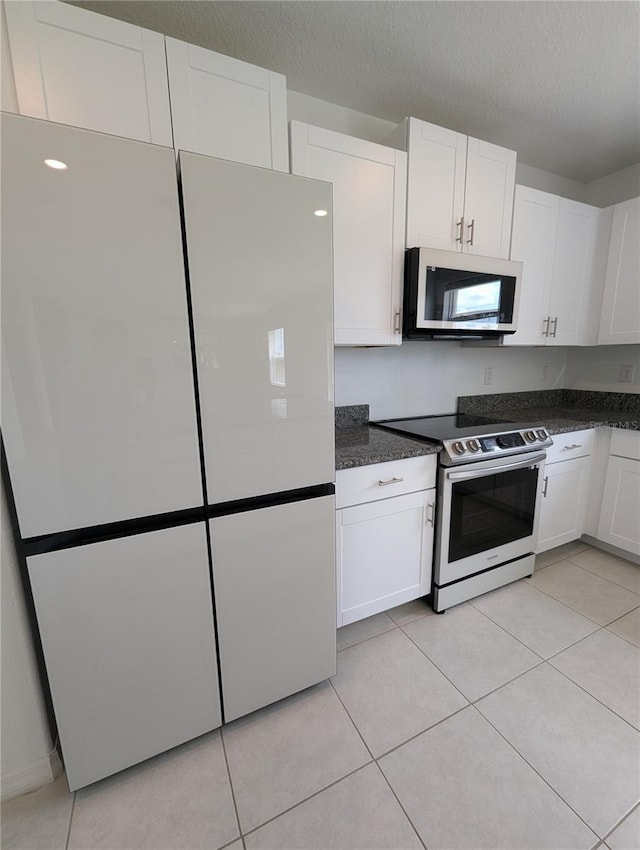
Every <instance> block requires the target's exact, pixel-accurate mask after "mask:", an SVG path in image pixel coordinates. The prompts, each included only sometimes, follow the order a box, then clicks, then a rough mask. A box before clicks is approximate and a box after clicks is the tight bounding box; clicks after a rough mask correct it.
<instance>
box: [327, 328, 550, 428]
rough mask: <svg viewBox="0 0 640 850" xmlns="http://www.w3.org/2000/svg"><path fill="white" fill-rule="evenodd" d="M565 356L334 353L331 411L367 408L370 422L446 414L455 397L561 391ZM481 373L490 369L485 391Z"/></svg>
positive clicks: (451, 348)
mask: <svg viewBox="0 0 640 850" xmlns="http://www.w3.org/2000/svg"><path fill="white" fill-rule="evenodd" d="M566 355H567V349H566V348H562V347H558V348H555V347H554V348H552V347H548V348H544V347H542V348H522V349H521V348H494V347H490V348H489V347H487V348H484V347H470V346H469V347H467V346H462V345H461V344H460V343H456V342H405V343H403V344H402V345H401V346H399V347H390V348H336V351H335V374H336V405H344V404H369V405H370V415H371V418H372V419H380V418H385V417H393V416H419V415H421V414H438V413H452V412H453V411H454V410H455V409H456V401H457V398H458V396H460V395H478V394H480V393H499V392H518V391H521V390H542V389H552V388H557V387H562V386H563V380H564V370H565V362H566ZM545 366H546V367H547V369H546V373H547V380H546V381H543V380H542V374H543V367H545ZM486 367H489V368H492V369H493V383H492V384H491V385H489V386H485V385H484V383H483V382H484V370H485V368H486Z"/></svg>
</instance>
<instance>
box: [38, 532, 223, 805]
mask: <svg viewBox="0 0 640 850" xmlns="http://www.w3.org/2000/svg"><path fill="white" fill-rule="evenodd" d="M28 569H29V577H30V579H31V585H32V588H33V596H34V602H35V607H36V613H37V617H38V624H39V626H40V634H41V638H42V646H43V650H44V657H45V662H46V666H47V673H48V677H49V682H50V685H51V694H52V698H53V705H54V710H55V715H56V721H57V724H58V731H59V733H60V742H61V745H62V754H63V757H64V763H65V769H66V773H67V779H68V782H69V787H70V788H71V790H72V791H73V790H74V789H76V788H80V787H82V786H83V785H88V784H89V783H90V782H95V781H96V780H97V779H102V778H103V777H105V776H109V775H110V774H112V773H116V772H117V771H119V770H122V769H123V768H125V767H129V766H130V765H132V764H136V763H137V762H140V761H142V760H143V759H146V758H149V757H150V756H153V755H155V754H156V753H160V752H163V751H164V750H168V749H169V748H170V747H174V746H176V745H177V744H181V743H182V742H184V741H188V740H190V739H191V738H195V737H196V736H198V735H202V734H203V733H204V732H207V731H209V730H210V729H214V728H216V727H217V726H220V722H221V720H220V701H219V690H218V675H217V666H216V649H215V639H214V632H213V615H212V610H211V588H210V579H209V566H208V557H207V544H206V534H205V526H204V523H198V524H195V525H186V526H182V527H180V528H171V529H166V530H163V531H154V532H150V533H148V534H140V535H136V536H133V537H125V538H120V539H118V540H109V541H106V542H102V543H94V544H91V545H88V546H79V547H78V548H76V549H66V550H62V551H58V552H48V553H46V554H44V555H34V556H33V557H31V558H29V559H28Z"/></svg>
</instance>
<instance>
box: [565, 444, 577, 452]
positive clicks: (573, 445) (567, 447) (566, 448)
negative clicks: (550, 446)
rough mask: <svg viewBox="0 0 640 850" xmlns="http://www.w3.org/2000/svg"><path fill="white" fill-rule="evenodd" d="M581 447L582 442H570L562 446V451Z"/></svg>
mask: <svg viewBox="0 0 640 850" xmlns="http://www.w3.org/2000/svg"><path fill="white" fill-rule="evenodd" d="M581 448H582V443H572V444H571V445H570V446H563V447H562V451H563V452H570V451H573V449H581Z"/></svg>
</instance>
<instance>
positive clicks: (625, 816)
mask: <svg viewBox="0 0 640 850" xmlns="http://www.w3.org/2000/svg"><path fill="white" fill-rule="evenodd" d="M638 808H640V801H638V802H637V803H634V804H633V806H631V808H630V809H629V811H628V812H627V813H626V814H625V815H623V816H622V817H621V818H620V820H619V821H618V822H617V823H616V824H615V826H613V827H612V828H611V829H610V830H609V832H607V834H606V835H605V836H604V838H603V839H602V843H603V844H604V843H605V841H606V840H607V839H608V838H611V836H612V835H613V833H614V832H615V831H616V829H617V828H618V827H619V826H622V824H623V823H624V822H625V821H626V820H627V818H630V817H631V815H632V814H633V813H634V812H635V811H636V810H637V809H638Z"/></svg>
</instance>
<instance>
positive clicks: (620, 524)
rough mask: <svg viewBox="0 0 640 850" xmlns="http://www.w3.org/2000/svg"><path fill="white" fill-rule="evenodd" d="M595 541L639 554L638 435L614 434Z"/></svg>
mask: <svg viewBox="0 0 640 850" xmlns="http://www.w3.org/2000/svg"><path fill="white" fill-rule="evenodd" d="M598 540H602V541H603V542H605V543H610V544H611V545H613V546H617V547H618V548H620V549H623V550H624V551H626V552H632V553H633V554H635V555H640V434H638V433H635V432H632V431H621V432H618V431H614V432H613V434H612V436H611V449H610V454H609V461H608V464H607V475H606V478H605V483H604V492H603V494H602V508H601V510H600V522H599V524H598Z"/></svg>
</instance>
